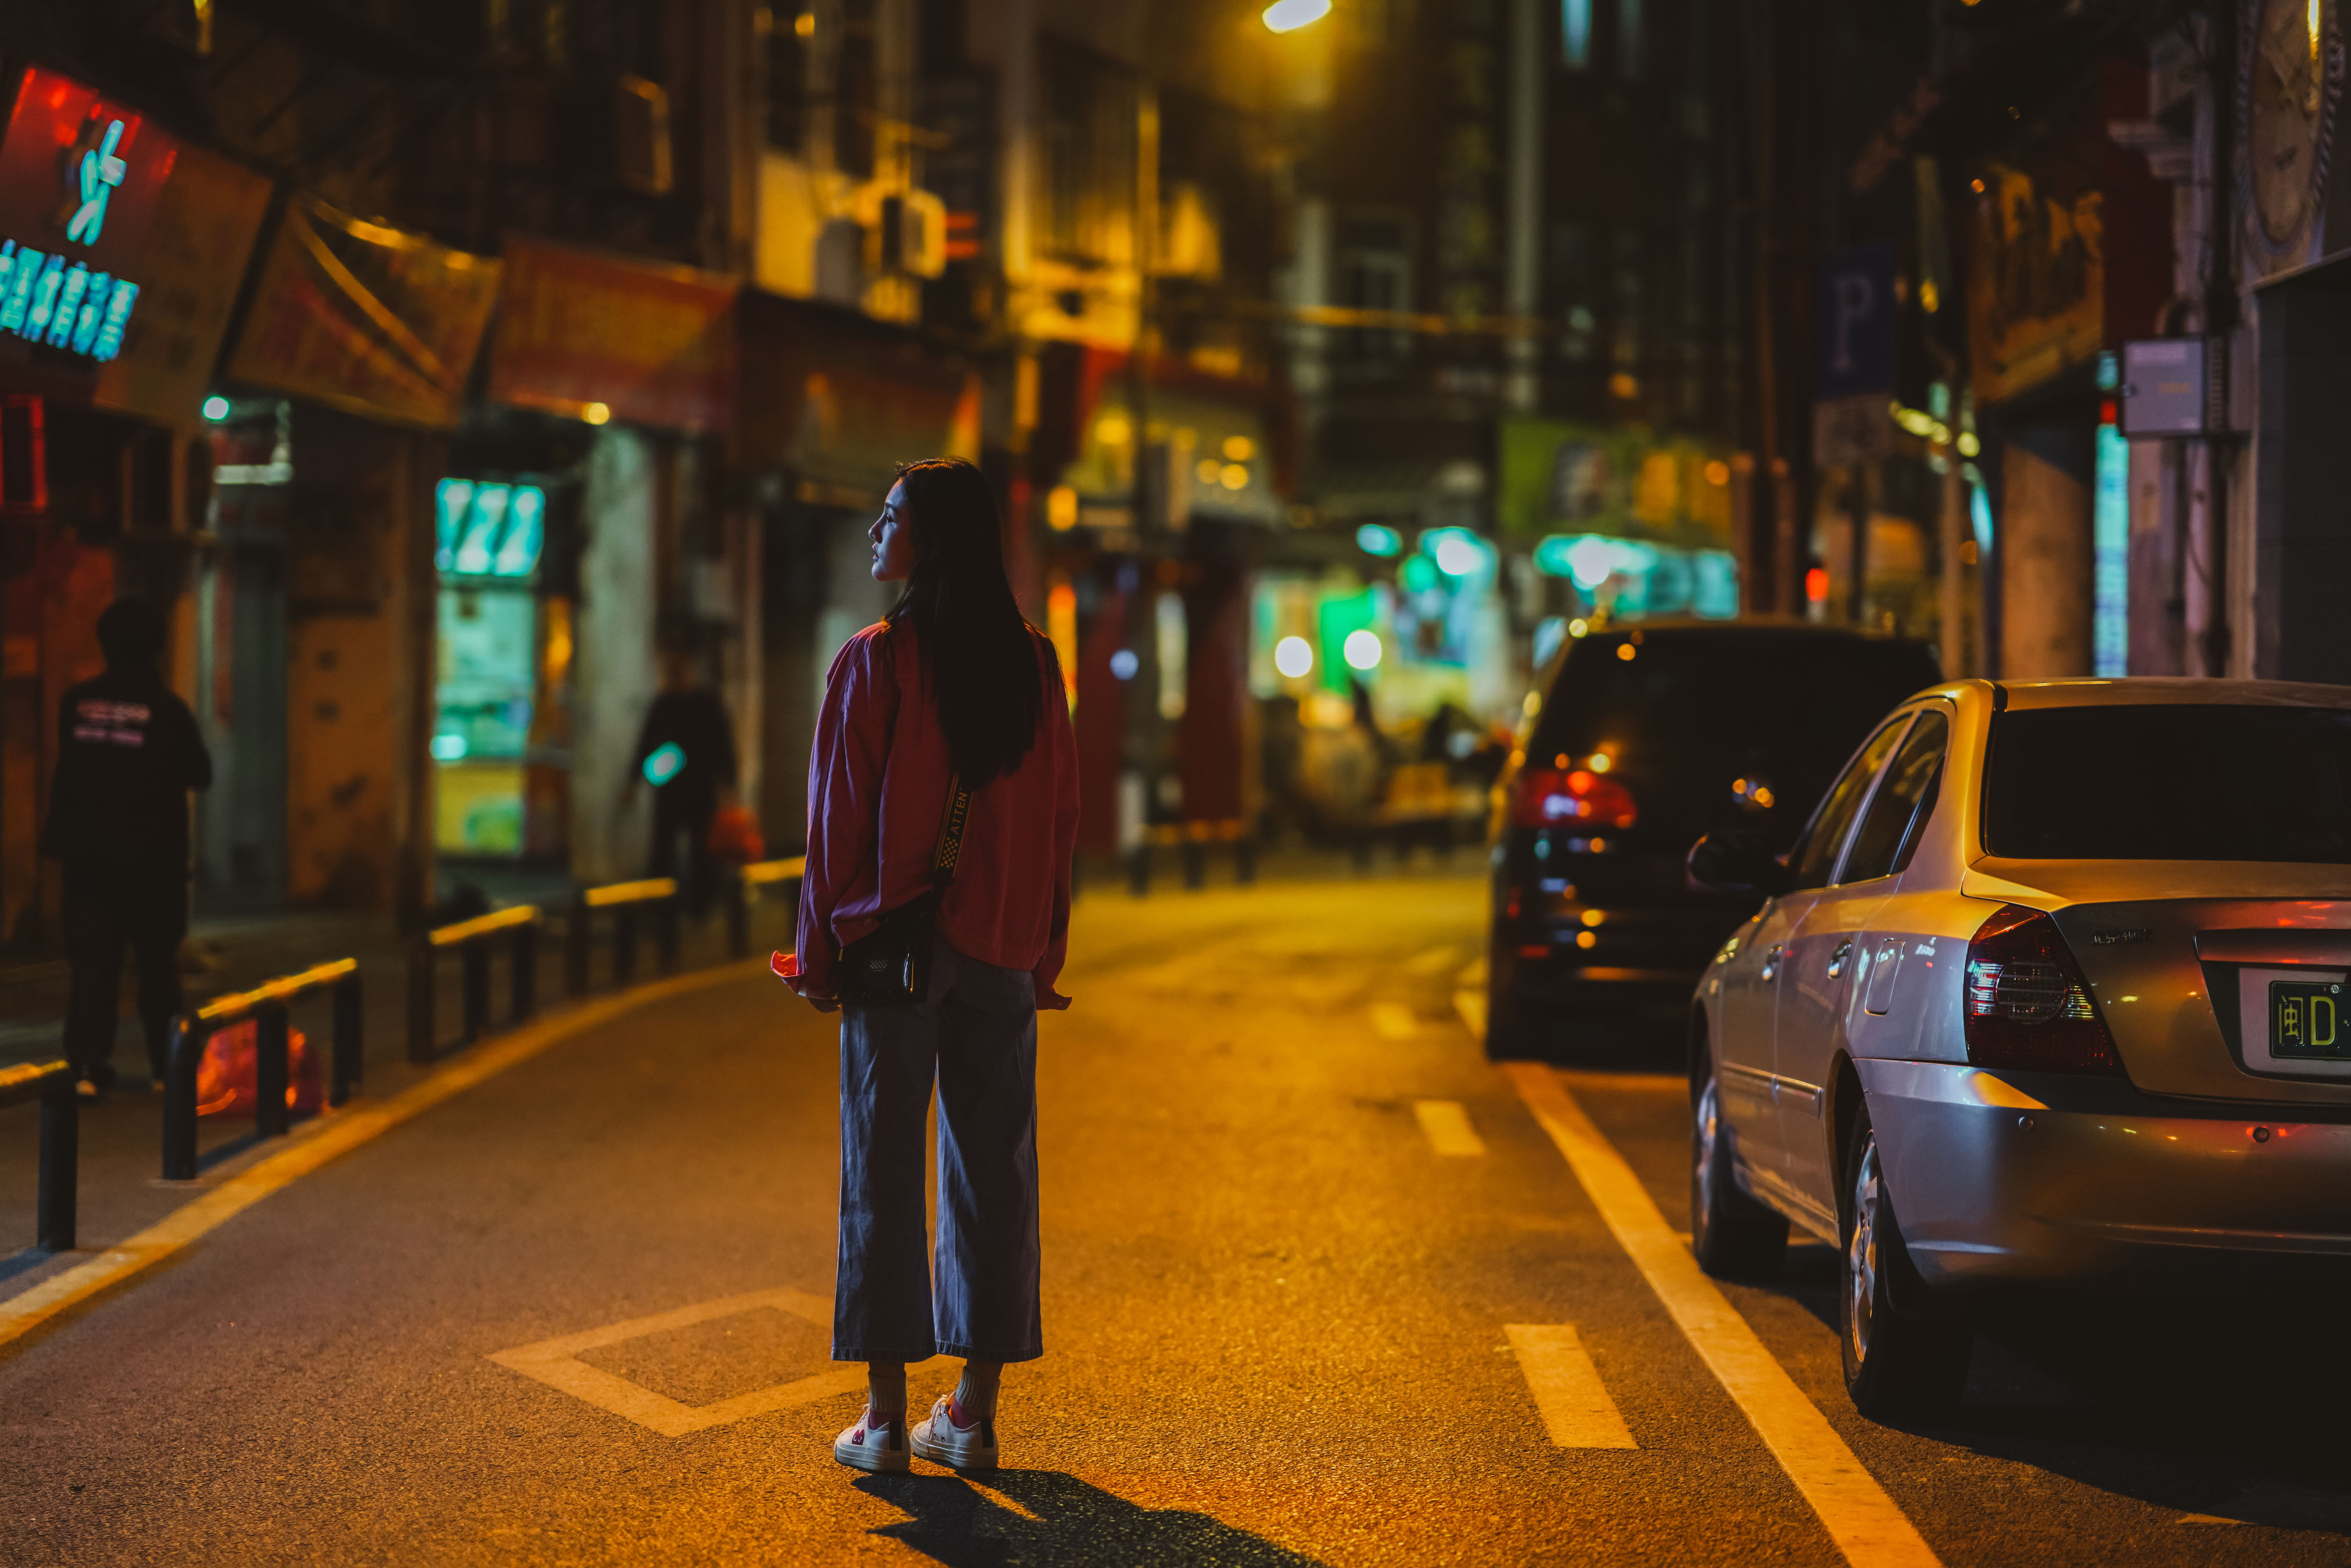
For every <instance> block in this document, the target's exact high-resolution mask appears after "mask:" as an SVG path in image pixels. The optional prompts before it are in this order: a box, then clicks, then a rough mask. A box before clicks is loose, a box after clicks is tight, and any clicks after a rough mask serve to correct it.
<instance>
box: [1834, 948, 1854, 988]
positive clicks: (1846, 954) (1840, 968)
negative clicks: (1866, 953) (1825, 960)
mask: <svg viewBox="0 0 2351 1568" xmlns="http://www.w3.org/2000/svg"><path fill="white" fill-rule="evenodd" d="M1852 956H1853V944H1852V943H1851V942H1839V943H1838V944H1837V950H1836V951H1835V952H1834V953H1831V954H1830V955H1829V978H1830V979H1831V980H1834V979H1836V978H1837V977H1838V976H1839V975H1842V974H1843V973H1844V961H1845V960H1847V959H1849V958H1851V957H1852Z"/></svg>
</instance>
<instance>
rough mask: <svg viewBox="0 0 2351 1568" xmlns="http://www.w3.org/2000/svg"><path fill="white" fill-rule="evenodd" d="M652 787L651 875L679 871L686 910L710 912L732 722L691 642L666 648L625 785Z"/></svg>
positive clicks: (731, 766) (727, 794)
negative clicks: (715, 827)
mask: <svg viewBox="0 0 2351 1568" xmlns="http://www.w3.org/2000/svg"><path fill="white" fill-rule="evenodd" d="M640 779H643V781H644V782H645V783H647V784H651V785H653V855H652V857H651V859H650V862H649V865H648V868H647V870H646V873H645V874H646V875H647V876H649V877H679V882H680V885H681V888H682V889H683V891H684V896H685V908H686V912H687V913H689V914H691V915H692V916H693V917H694V918H695V919H697V920H699V919H704V918H705V917H706V916H707V915H708V914H709V913H710V900H711V898H712V895H713V894H714V893H716V890H717V884H718V865H717V859H716V857H715V856H714V855H713V854H712V852H711V846H710V823H711V819H712V818H713V817H715V816H716V815H718V808H719V806H720V805H721V804H722V803H725V802H728V801H731V800H732V799H733V797H734V794H735V782H736V760H735V721H734V719H733V717H732V716H730V715H729V714H728V713H727V711H726V699H724V698H722V697H721V696H719V695H718V693H717V692H716V691H713V690H712V689H711V687H710V685H709V683H708V682H707V681H705V680H704V679H703V673H702V661H701V660H700V659H696V658H695V655H694V652H693V650H692V649H686V648H680V647H672V648H667V649H664V650H663V652H662V689H661V692H660V694H659V695H658V696H656V697H655V698H654V699H653V706H652V707H651V708H648V709H647V710H646V711H645V722H644V727H643V729H642V730H640V731H639V732H637V754H636V758H635V761H634V762H633V763H632V764H631V766H630V771H629V784H628V789H627V792H626V793H628V794H632V795H633V794H635V792H636V786H637V781H638V780H640ZM681 837H683V838H684V840H685V857H684V858H685V865H684V875H683V876H682V877H680V876H679V868H678V849H677V846H678V840H679V839H680V838H681Z"/></svg>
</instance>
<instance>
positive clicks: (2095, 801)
mask: <svg viewBox="0 0 2351 1568" xmlns="http://www.w3.org/2000/svg"><path fill="white" fill-rule="evenodd" d="M1984 848H1985V850H1986V851H1987V852H1988V853H1990V854H1992V855H2001V856H2010V857H2015V858H2018V859H2025V860H2300V861H2314V862H2320V863H2324V864H2327V865H2345V864H2351V711H2342V710H2338V709H2333V708H2228V707H2220V706H2216V705H2215V706H2208V705H2203V704H2195V705H2182V706H2179V707H2149V708H2035V709H2032V710H2030V711H2024V712H2014V713H2002V714H2001V715H2000V716H1999V717H1998V718H1996V719H1994V720H1993V721H1992V727H1991V754H1990V756H1989V757H1988V759H1987V761H1986V764H1985V778H1984Z"/></svg>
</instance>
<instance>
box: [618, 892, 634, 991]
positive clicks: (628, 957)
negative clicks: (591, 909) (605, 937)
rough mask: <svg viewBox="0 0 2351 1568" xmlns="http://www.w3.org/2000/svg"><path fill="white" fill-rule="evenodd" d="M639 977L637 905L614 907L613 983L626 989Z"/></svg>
mask: <svg viewBox="0 0 2351 1568" xmlns="http://www.w3.org/2000/svg"><path fill="white" fill-rule="evenodd" d="M636 977H637V907H636V906H635V905H634V904H616V905H614V906H613V908H612V984H613V985H614V986H615V987H616V988H622V989H625V988H626V987H627V985H628V983H629V982H630V981H632V980H634V979H636Z"/></svg>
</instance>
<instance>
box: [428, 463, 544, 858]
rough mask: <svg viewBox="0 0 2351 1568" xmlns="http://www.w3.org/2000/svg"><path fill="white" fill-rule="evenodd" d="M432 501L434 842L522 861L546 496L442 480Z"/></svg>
mask: <svg viewBox="0 0 2351 1568" xmlns="http://www.w3.org/2000/svg"><path fill="white" fill-rule="evenodd" d="M436 500H437V502H438V506H437V517H436V521H437V536H436V539H435V549H434V559H435V562H436V564H437V565H438V566H440V568H441V594H440V621H439V630H440V637H439V660H438V680H437V682H436V684H435V688H434V726H433V760H434V763H435V764H436V765H435V790H434V793H435V805H434V836H435V840H436V842H437V844H438V846H439V848H440V850H441V852H442V853H444V854H447V855H465V856H492V857H511V856H519V855H521V854H522V853H523V850H524V847H525V843H526V836H525V827H524V819H525V810H524V801H525V798H526V794H527V787H526V786H527V782H528V781H527V773H526V770H527V765H528V753H529V751H530V739H531V721H532V717H533V714H534V711H535V708H536V702H537V693H538V666H539V663H540V659H539V632H540V622H541V616H540V613H539V612H540V605H539V602H538V587H537V581H536V578H537V574H538V563H539V556H540V555H541V553H542V552H543V551H544V549H545V548H546V543H547V494H546V492H545V491H543V490H541V489H540V488H539V487H538V486H537V485H535V484H516V483H504V482H499V481H491V480H475V479H444V480H443V481H442V482H441V484H440V487H439V490H438V493H437V495H436ZM566 641H567V643H568V633H567V636H566ZM567 657H568V649H567Z"/></svg>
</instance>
